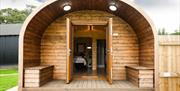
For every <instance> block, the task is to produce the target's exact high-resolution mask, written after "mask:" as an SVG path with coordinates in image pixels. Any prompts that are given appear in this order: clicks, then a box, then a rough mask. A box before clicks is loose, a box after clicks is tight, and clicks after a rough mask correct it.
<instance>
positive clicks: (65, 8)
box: [63, 5, 71, 11]
mask: <svg viewBox="0 0 180 91" xmlns="http://www.w3.org/2000/svg"><path fill="white" fill-rule="evenodd" d="M63 9H64V11H69V10H71V6H70V5H64V7H63Z"/></svg>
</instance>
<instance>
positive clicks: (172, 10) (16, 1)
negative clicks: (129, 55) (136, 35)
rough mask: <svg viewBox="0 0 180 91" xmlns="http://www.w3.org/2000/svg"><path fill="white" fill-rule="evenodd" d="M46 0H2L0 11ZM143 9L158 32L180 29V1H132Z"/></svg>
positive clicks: (22, 7) (38, 3)
mask: <svg viewBox="0 0 180 91" xmlns="http://www.w3.org/2000/svg"><path fill="white" fill-rule="evenodd" d="M45 1H46V0H0V9H4V8H16V9H19V10H22V9H25V8H26V4H31V5H35V6H40V5H41V4H43V2H45ZM130 1H132V2H134V3H135V4H137V5H138V6H139V7H140V8H142V9H143V10H144V11H145V12H146V13H147V15H148V16H149V17H150V18H151V19H152V21H153V22H154V24H155V26H156V28H157V30H158V29H159V28H161V29H162V28H165V29H166V31H167V32H169V33H172V32H174V31H175V30H177V29H179V28H180V0H130Z"/></svg>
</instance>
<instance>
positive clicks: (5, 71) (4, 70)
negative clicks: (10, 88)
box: [0, 69, 17, 74]
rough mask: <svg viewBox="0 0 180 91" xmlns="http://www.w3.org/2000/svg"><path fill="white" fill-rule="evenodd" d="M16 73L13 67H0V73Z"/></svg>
mask: <svg viewBox="0 0 180 91" xmlns="http://www.w3.org/2000/svg"><path fill="white" fill-rule="evenodd" d="M13 73H17V70H15V69H0V74H13Z"/></svg>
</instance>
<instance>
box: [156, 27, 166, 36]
mask: <svg viewBox="0 0 180 91" xmlns="http://www.w3.org/2000/svg"><path fill="white" fill-rule="evenodd" d="M158 35H168V33H167V32H166V30H165V28H162V29H159V30H158Z"/></svg>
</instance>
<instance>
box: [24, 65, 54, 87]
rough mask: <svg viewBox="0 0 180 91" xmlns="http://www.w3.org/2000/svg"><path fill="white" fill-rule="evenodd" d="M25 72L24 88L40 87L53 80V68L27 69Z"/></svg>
mask: <svg viewBox="0 0 180 91" xmlns="http://www.w3.org/2000/svg"><path fill="white" fill-rule="evenodd" d="M24 72H25V75H24V87H40V86H42V85H43V84H45V83H47V82H48V81H50V80H52V78H53V66H47V65H44V66H34V67H27V68H25V69H24Z"/></svg>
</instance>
